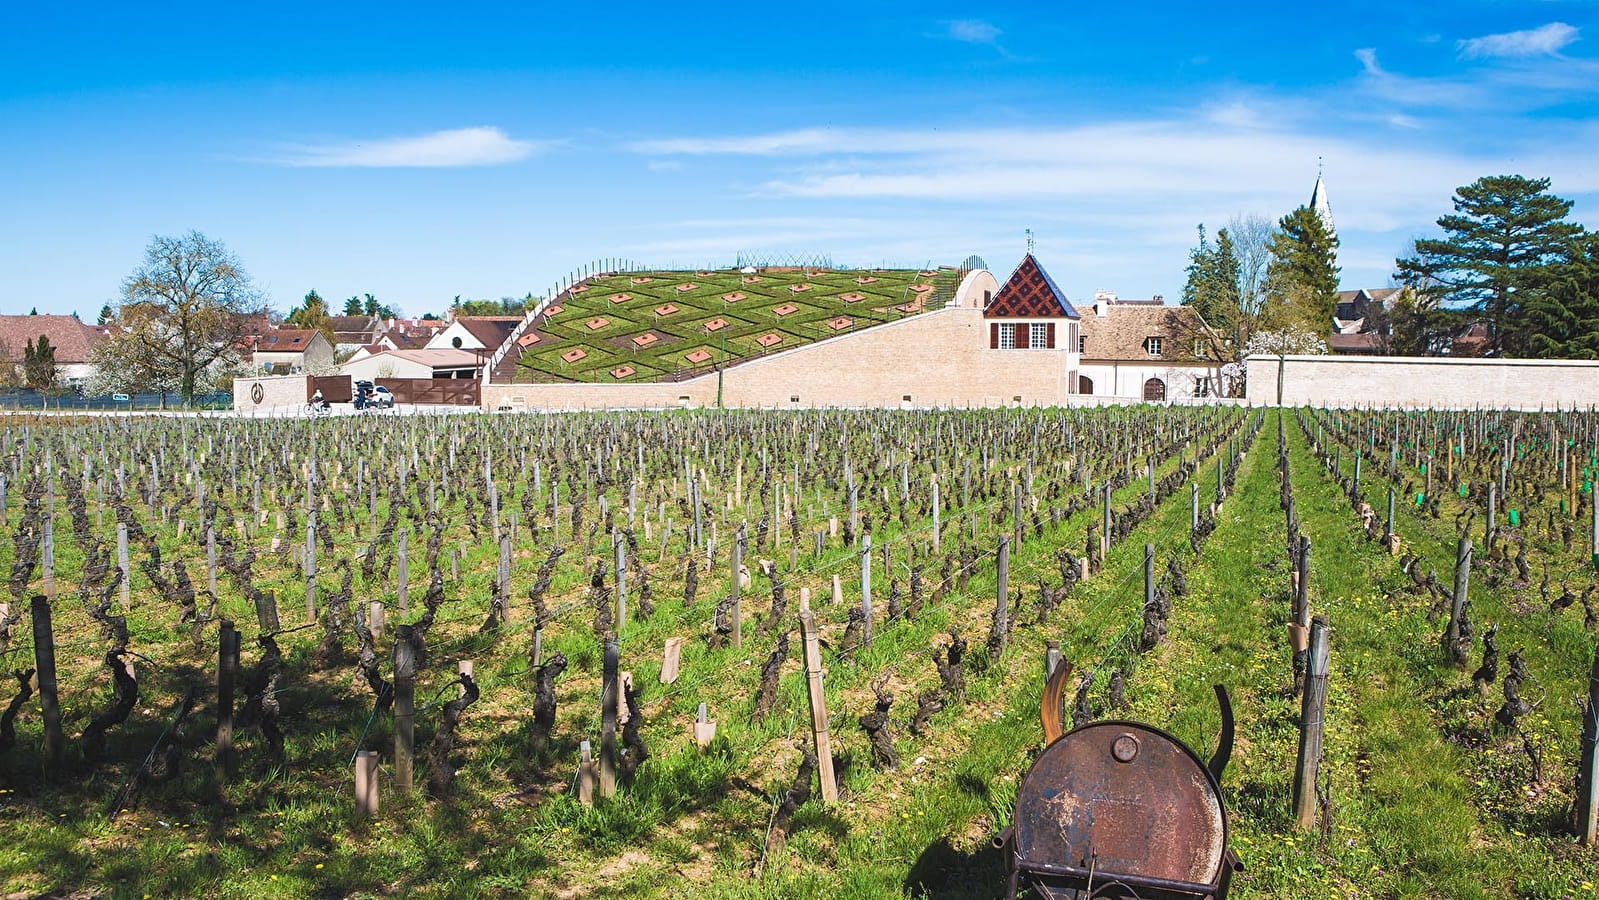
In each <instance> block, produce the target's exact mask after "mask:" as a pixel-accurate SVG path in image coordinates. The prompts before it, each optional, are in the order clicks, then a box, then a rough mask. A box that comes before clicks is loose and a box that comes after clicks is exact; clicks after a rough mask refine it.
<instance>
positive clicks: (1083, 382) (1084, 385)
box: [1077, 375, 1094, 394]
mask: <svg viewBox="0 0 1599 900" xmlns="http://www.w3.org/2000/svg"><path fill="white" fill-rule="evenodd" d="M1093 392H1094V379H1092V378H1089V377H1088V376H1087V375H1079V376H1077V393H1079V394H1092V393H1093Z"/></svg>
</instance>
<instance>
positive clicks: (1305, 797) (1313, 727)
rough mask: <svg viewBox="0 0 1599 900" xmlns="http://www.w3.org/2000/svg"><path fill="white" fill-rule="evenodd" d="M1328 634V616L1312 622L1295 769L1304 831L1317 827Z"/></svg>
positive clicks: (1296, 796)
mask: <svg viewBox="0 0 1599 900" xmlns="http://www.w3.org/2000/svg"><path fill="white" fill-rule="evenodd" d="M1327 631H1328V626H1327V619H1326V618H1325V617H1323V616H1316V617H1315V618H1314V619H1312V620H1311V622H1310V660H1309V668H1308V670H1307V673H1306V676H1305V697H1304V705H1303V706H1302V707H1301V709H1300V714H1299V759H1298V762H1297V764H1296V765H1295V767H1294V820H1295V824H1297V825H1298V826H1299V827H1300V828H1301V829H1309V828H1312V827H1313V826H1314V825H1315V824H1316V776H1317V773H1318V771H1319V770H1320V767H1321V747H1322V733H1323V725H1324V722H1323V716H1324V715H1325V713H1326V707H1327Z"/></svg>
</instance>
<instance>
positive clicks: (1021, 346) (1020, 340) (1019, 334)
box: [1011, 322, 1031, 350]
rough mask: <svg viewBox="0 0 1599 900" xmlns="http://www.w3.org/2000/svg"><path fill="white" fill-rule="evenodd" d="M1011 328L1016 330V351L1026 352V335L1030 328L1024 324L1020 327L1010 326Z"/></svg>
mask: <svg viewBox="0 0 1599 900" xmlns="http://www.w3.org/2000/svg"><path fill="white" fill-rule="evenodd" d="M1011 327H1012V328H1014V329H1016V349H1017V350H1026V349H1027V335H1028V333H1029V332H1030V331H1031V328H1030V327H1029V326H1028V324H1027V323H1026V322H1023V323H1021V324H1020V325H1012V326H1011Z"/></svg>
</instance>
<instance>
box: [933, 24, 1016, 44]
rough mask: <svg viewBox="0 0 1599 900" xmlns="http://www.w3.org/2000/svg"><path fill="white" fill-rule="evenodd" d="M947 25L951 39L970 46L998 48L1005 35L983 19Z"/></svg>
mask: <svg viewBox="0 0 1599 900" xmlns="http://www.w3.org/2000/svg"><path fill="white" fill-rule="evenodd" d="M945 24H946V26H947V27H948V29H949V30H948V32H947V33H948V35H949V36H950V37H952V38H954V39H955V40H957V41H963V42H965V43H968V44H989V45H991V46H997V42H998V41H999V36H1000V35H1001V34H1003V33H1004V32H1002V31H1000V30H999V28H998V27H997V26H995V25H993V24H992V23H989V22H984V21H983V20H982V19H956V20H954V21H952V22H947V23H945Z"/></svg>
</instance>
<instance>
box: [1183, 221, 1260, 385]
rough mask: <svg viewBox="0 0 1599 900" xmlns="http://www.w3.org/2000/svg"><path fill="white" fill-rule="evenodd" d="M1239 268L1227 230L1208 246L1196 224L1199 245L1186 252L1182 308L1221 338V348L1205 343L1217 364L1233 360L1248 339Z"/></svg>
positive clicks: (1247, 322)
mask: <svg viewBox="0 0 1599 900" xmlns="http://www.w3.org/2000/svg"><path fill="white" fill-rule="evenodd" d="M1239 269H1240V266H1239V262H1238V255H1237V253H1236V252H1235V250H1234V249H1233V240H1232V236H1231V235H1229V234H1228V233H1227V229H1225V228H1222V229H1220V230H1218V231H1217V232H1216V243H1215V245H1214V246H1212V245H1211V243H1210V241H1209V240H1208V239H1207V238H1206V237H1205V226H1204V225H1200V226H1199V246H1197V247H1195V248H1194V249H1193V250H1192V251H1190V252H1189V263H1188V280H1187V282H1186V283H1184V285H1183V305H1184V306H1190V307H1193V308H1194V309H1195V310H1196V311H1197V312H1198V313H1199V316H1200V318H1202V319H1204V320H1205V324H1207V325H1209V326H1210V327H1211V328H1213V329H1215V330H1216V331H1217V332H1218V334H1219V335H1220V336H1222V337H1223V338H1224V342H1223V343H1224V345H1223V346H1217V345H1216V343H1215V342H1214V341H1209V342H1207V344H1208V345H1209V346H1211V347H1213V348H1214V349H1213V351H1212V355H1214V356H1215V358H1216V359H1217V360H1218V361H1221V362H1231V361H1234V360H1235V359H1236V357H1237V352H1236V351H1237V348H1239V347H1242V346H1243V345H1244V343H1245V341H1246V340H1247V339H1248V332H1249V329H1250V326H1251V324H1252V317H1251V316H1250V314H1249V311H1248V309H1246V307H1245V304H1244V302H1243V293H1242V289H1241V288H1240V286H1239Z"/></svg>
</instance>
